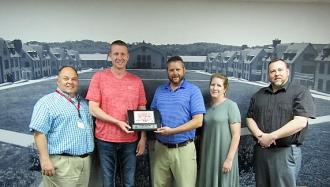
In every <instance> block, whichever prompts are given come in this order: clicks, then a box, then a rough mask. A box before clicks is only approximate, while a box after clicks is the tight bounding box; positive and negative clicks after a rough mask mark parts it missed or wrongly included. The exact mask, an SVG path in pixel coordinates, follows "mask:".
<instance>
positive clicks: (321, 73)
mask: <svg viewBox="0 0 330 187" xmlns="http://www.w3.org/2000/svg"><path fill="white" fill-rule="evenodd" d="M315 64H316V71H315V83H314V89H315V90H318V91H321V92H326V93H330V44H328V45H326V46H325V47H324V48H323V49H322V50H321V51H320V52H319V54H318V55H317V57H316V58H315Z"/></svg>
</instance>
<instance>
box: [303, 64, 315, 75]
mask: <svg viewBox="0 0 330 187" xmlns="http://www.w3.org/2000/svg"><path fill="white" fill-rule="evenodd" d="M314 70H315V67H314V66H302V67H301V73H307V74H314V72H315V71H314Z"/></svg>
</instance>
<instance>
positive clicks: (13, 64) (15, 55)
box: [7, 41, 22, 82]
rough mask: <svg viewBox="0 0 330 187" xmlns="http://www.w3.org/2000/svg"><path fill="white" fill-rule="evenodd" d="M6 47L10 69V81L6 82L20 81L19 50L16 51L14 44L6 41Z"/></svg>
mask: <svg viewBox="0 0 330 187" xmlns="http://www.w3.org/2000/svg"><path fill="white" fill-rule="evenodd" d="M7 46H8V50H9V54H10V69H11V80H10V81H9V80H8V82H14V81H18V80H21V79H22V72H21V55H20V54H19V50H16V48H15V46H14V43H13V42H11V41H7Z"/></svg>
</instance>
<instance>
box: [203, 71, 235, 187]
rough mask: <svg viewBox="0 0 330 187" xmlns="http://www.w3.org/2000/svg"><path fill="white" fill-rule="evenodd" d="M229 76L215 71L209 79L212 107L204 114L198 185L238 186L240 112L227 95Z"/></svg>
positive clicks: (214, 186) (210, 186)
mask: <svg viewBox="0 0 330 187" xmlns="http://www.w3.org/2000/svg"><path fill="white" fill-rule="evenodd" d="M227 90H228V78H227V77H226V76H224V75H222V74H218V73H217V74H213V75H212V76H211V80H210V95H211V98H212V103H211V107H210V108H209V109H208V110H207V112H206V114H205V116H204V120H205V123H204V130H203V136H202V144H201V145H202V147H201V160H200V172H199V179H198V184H199V187H217V186H222V187H229V186H230V187H236V186H237V187H238V186H239V170H238V158H237V150H238V144H239V140H240V131H241V115H240V112H239V109H238V106H237V104H236V103H235V102H234V101H232V100H230V99H228V98H226V92H227Z"/></svg>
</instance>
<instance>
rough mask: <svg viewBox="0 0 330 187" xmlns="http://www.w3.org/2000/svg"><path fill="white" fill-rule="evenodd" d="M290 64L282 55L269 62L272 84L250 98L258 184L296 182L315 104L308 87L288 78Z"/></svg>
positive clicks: (277, 185) (250, 126) (277, 186)
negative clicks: (294, 82) (292, 81)
mask: <svg viewBox="0 0 330 187" xmlns="http://www.w3.org/2000/svg"><path fill="white" fill-rule="evenodd" d="M289 74H290V72H289V66H288V64H287V63H286V62H285V61H284V60H282V59H274V60H272V61H271V62H270V63H269V64H268V78H269V81H270V83H271V84H270V85H269V86H268V87H265V88H262V89H260V90H259V91H258V92H257V93H255V94H254V96H253V97H252V98H251V102H250V107H249V110H248V114H247V125H248V127H249V129H250V131H251V133H252V135H253V136H254V137H255V140H256V141H257V144H256V145H255V147H254V158H255V161H254V163H255V165H254V169H255V178H256V186H257V187H261V186H262V187H264V186H268V187H275V186H276V187H281V186H283V187H287V186H296V178H297V174H298V172H299V169H300V166H301V149H300V147H299V145H301V144H302V141H303V138H304V134H305V130H306V128H307V123H308V118H314V113H315V106H314V102H313V98H312V96H311V94H310V92H309V90H308V89H306V88H305V87H302V86H300V85H294V84H292V83H290V81H289Z"/></svg>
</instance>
